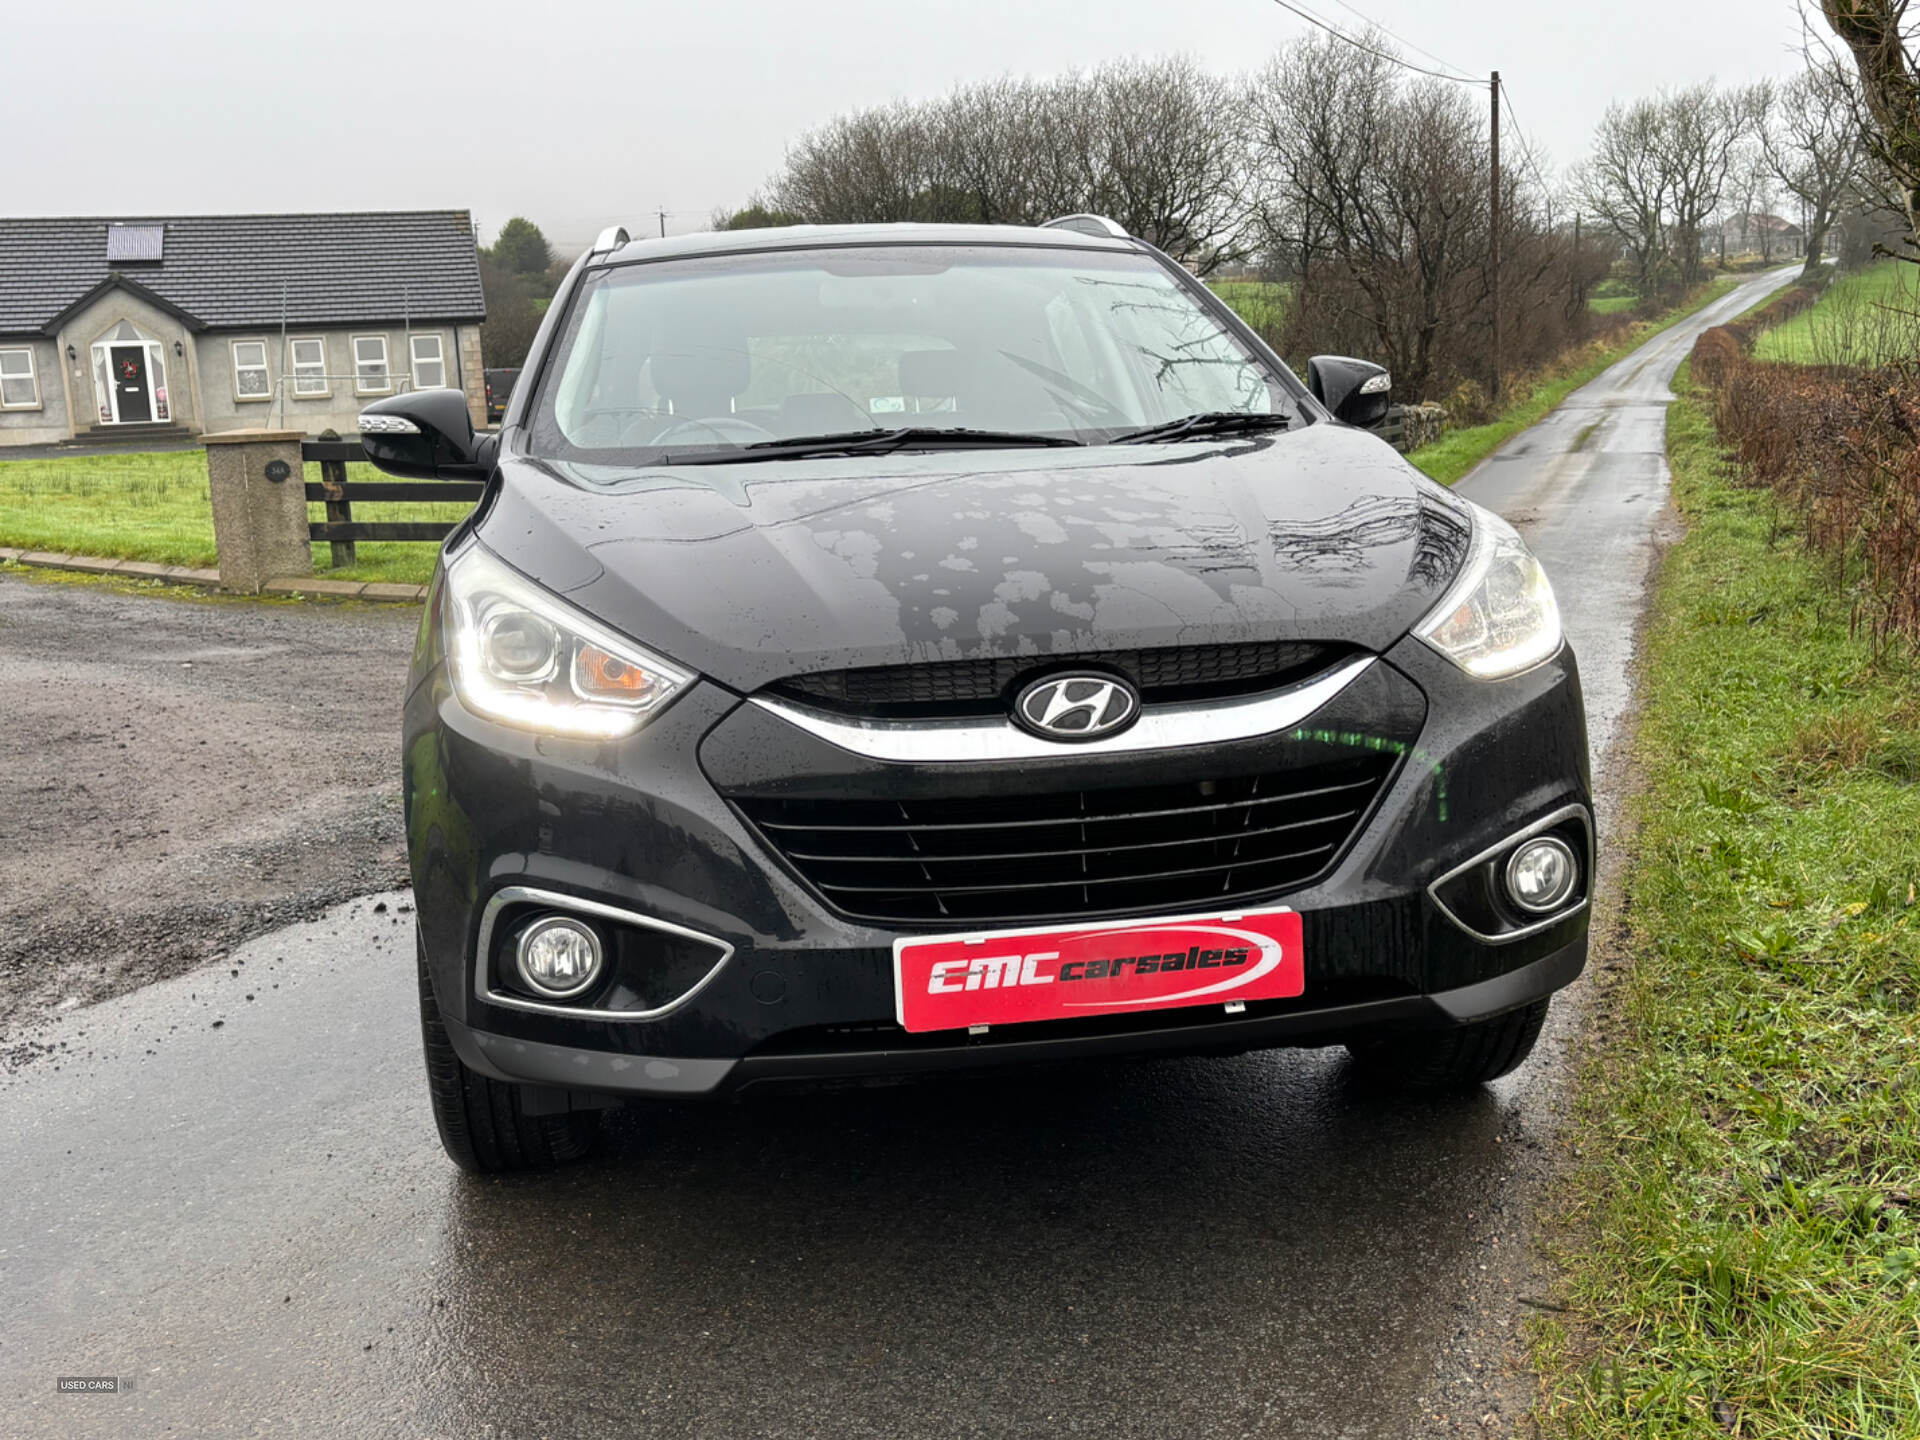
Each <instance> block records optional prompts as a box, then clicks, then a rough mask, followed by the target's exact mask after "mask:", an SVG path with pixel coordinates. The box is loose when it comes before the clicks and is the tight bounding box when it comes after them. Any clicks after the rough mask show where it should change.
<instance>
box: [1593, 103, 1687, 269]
mask: <svg viewBox="0 0 1920 1440" xmlns="http://www.w3.org/2000/svg"><path fill="white" fill-rule="evenodd" d="M1665 128H1666V111H1665V107H1664V106H1663V105H1661V103H1660V102H1659V101H1657V100H1646V99H1642V100H1634V101H1631V102H1628V103H1622V102H1620V101H1615V102H1614V103H1613V104H1612V105H1609V106H1608V107H1607V113H1606V115H1605V116H1604V117H1602V119H1601V121H1600V127H1599V129H1598V130H1597V131H1596V132H1595V133H1594V140H1593V153H1592V154H1591V155H1590V156H1589V157H1588V158H1587V160H1586V162H1585V163H1584V164H1583V165H1581V167H1580V168H1579V170H1578V171H1576V172H1575V176H1574V185H1575V187H1576V190H1577V192H1578V194H1579V200H1580V205H1581V207H1582V208H1583V209H1584V210H1585V211H1586V212H1587V213H1588V214H1590V215H1592V216H1594V217H1595V218H1596V219H1597V220H1599V222H1600V223H1601V224H1602V225H1603V226H1605V227H1606V228H1607V229H1609V230H1611V231H1612V232H1613V233H1614V234H1615V235H1617V236H1618V237H1619V238H1620V245H1621V248H1622V249H1623V250H1625V251H1626V254H1627V257H1628V258H1629V259H1630V260H1631V261H1632V262H1633V267H1634V272H1635V275H1636V278H1637V281H1638V286H1639V290H1640V293H1641V294H1642V295H1651V294H1653V293H1654V292H1655V291H1656V290H1657V289H1658V288H1659V284H1660V268H1661V266H1662V264H1663V263H1664V261H1665V259H1666V254H1667V216H1668V213H1669V209H1670V206H1671V203H1672V199H1673V183H1674V182H1673V175H1672V172H1671V170H1670V169H1669V168H1668V164H1667V153H1668V146H1667V143H1666V137H1665V135H1664V134H1663V131H1664V130H1665Z"/></svg>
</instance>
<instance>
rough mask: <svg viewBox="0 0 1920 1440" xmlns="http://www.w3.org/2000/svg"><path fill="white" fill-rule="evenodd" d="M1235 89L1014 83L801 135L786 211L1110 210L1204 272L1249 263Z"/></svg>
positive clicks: (781, 200)
mask: <svg viewBox="0 0 1920 1440" xmlns="http://www.w3.org/2000/svg"><path fill="white" fill-rule="evenodd" d="M1240 100H1241V97H1240V94H1239V92H1238V89H1237V87H1236V86H1234V85H1233V84H1232V83H1230V82H1229V81H1227V80H1224V79H1222V78H1220V77H1218V76H1214V75H1210V74H1208V73H1207V72H1205V71H1203V70H1202V69H1200V67H1199V66H1197V65H1196V64H1194V63H1193V62H1192V61H1190V60H1185V59H1180V58H1174V59H1168V60H1158V61H1152V62H1138V63H1121V64H1115V65H1109V66H1106V67H1104V68H1102V69H1100V70H1097V71H1094V72H1093V73H1092V74H1090V75H1085V76H1081V75H1070V76H1067V77H1065V78H1063V79H1059V80H1052V81H1035V80H1017V79H1012V78H1004V79H1000V80H995V81H989V82H986V83H984V84H979V85H972V86H966V87H963V88H961V89H959V90H956V91H955V92H954V93H953V94H952V95H950V96H948V97H946V98H945V99H942V100H937V101H930V102H925V103H921V104H904V103H902V104H896V105H892V106H888V107H883V108H880V109H873V110H863V111H858V112H855V113H853V114H850V115H843V116H841V117H839V118H837V119H835V120H833V121H830V122H829V123H828V124H826V125H824V126H822V127H820V128H819V129H817V130H814V131H812V132H810V133H809V134H807V135H804V136H802V137H801V138H800V139H799V141H797V142H796V143H795V144H794V145H793V147H792V148H791V149H790V150H789V151H788V154H787V161H786V166H785V168H784V169H783V170H782V172H781V173H780V175H779V176H778V177H776V179H775V180H774V181H773V183H772V185H771V186H770V187H769V196H770V199H771V203H772V204H773V205H774V206H775V207H777V208H778V209H780V210H783V211H789V212H792V213H794V214H797V215H800V216H802V217H804V218H806V219H808V220H812V221H817V222H820V223H836V222H849V221H890V220H934V221H961V222H973V223H982V224H1037V223H1040V222H1042V221H1045V220H1047V219H1050V218H1052V217H1053V216H1055V215H1059V214H1063V213H1067V212H1071V211H1095V212H1098V213H1102V214H1107V215H1111V216H1112V217H1113V218H1114V219H1115V220H1117V221H1119V222H1120V223H1121V224H1122V225H1124V226H1126V227H1127V229H1128V230H1129V231H1130V232H1131V233H1133V234H1135V235H1139V236H1141V237H1142V238H1144V239H1147V240H1150V241H1152V242H1153V243H1154V244H1156V245H1159V246H1160V247H1161V248H1162V249H1164V250H1166V251H1168V253H1170V254H1172V255H1174V256H1175V257H1176V258H1178V259H1180V260H1183V261H1185V262H1186V263H1187V264H1189V265H1190V266H1192V267H1193V268H1194V269H1195V270H1196V271H1198V272H1200V273H1202V274H1204V273H1206V272H1207V271H1209V270H1211V269H1213V268H1215V267H1216V266H1218V265H1220V264H1222V263H1225V262H1227V261H1229V260H1233V259H1237V258H1239V256H1241V255H1242V254H1243V253H1244V252H1245V244H1244V241H1243V238H1242V234H1241V232H1242V229H1243V219H1244V213H1245V203H1244V193H1243V192H1244V188H1245V176H1246V151H1245V143H1244V139H1243V127H1242V124H1241V115H1240Z"/></svg>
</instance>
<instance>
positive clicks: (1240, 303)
mask: <svg viewBox="0 0 1920 1440" xmlns="http://www.w3.org/2000/svg"><path fill="white" fill-rule="evenodd" d="M1209 288H1211V289H1212V291H1213V293H1214V294H1216V295H1218V296H1219V297H1220V298H1221V299H1222V300H1224V301H1226V302H1227V304H1228V305H1230V306H1232V307H1233V312H1234V314H1236V315H1238V316H1239V317H1240V318H1241V319H1242V320H1244V321H1246V322H1247V324H1249V325H1251V326H1252V327H1253V328H1254V329H1255V330H1257V331H1259V332H1260V334H1261V336H1262V338H1264V339H1265V340H1267V341H1268V343H1272V342H1273V340H1274V338H1275V337H1276V336H1278V335H1279V333H1280V327H1281V326H1282V325H1284V324H1285V323H1286V319H1287V303H1288V301H1290V300H1291V299H1292V298H1293V287H1292V286H1291V285H1286V284H1282V283H1280V282H1277V281H1270V280H1214V281H1211V282H1209Z"/></svg>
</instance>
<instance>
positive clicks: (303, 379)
mask: <svg viewBox="0 0 1920 1440" xmlns="http://www.w3.org/2000/svg"><path fill="white" fill-rule="evenodd" d="M302 345H318V346H319V347H320V358H319V360H318V361H313V360H302V359H301V358H300V347H301V346H302ZM316 364H317V365H318V366H319V373H318V374H315V373H313V371H314V367H315V365H316ZM287 369H288V371H289V372H290V373H291V374H292V376H293V385H292V388H291V389H289V390H288V392H287V393H288V394H290V395H291V396H293V398H294V399H296V400H325V399H327V398H328V397H330V396H331V395H332V394H333V386H332V384H331V383H330V382H329V380H328V378H327V337H326V336H324V335H295V336H293V337H292V338H291V339H289V340H288V341H287ZM303 370H304V371H306V372H308V373H307V374H305V375H304V376H303V375H302V374H301V371H303ZM316 381H317V382H318V383H319V386H320V388H319V389H318V390H309V389H307V388H306V387H307V386H308V385H310V384H312V383H314V382H316Z"/></svg>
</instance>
